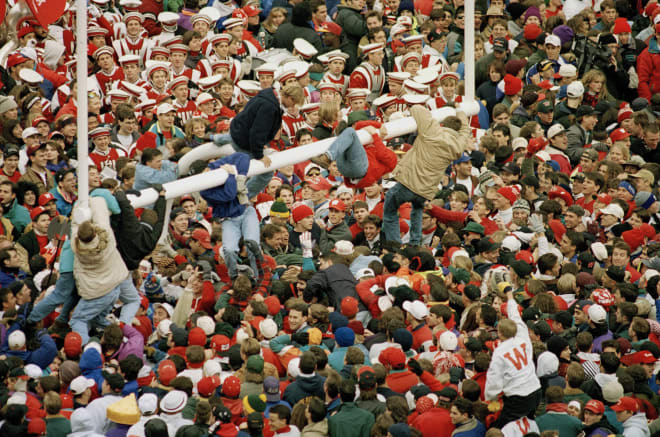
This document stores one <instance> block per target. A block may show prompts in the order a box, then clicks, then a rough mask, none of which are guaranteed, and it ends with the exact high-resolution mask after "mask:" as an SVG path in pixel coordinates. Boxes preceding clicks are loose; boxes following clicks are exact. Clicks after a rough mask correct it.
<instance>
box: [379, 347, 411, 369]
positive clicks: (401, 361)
mask: <svg viewBox="0 0 660 437" xmlns="http://www.w3.org/2000/svg"><path fill="white" fill-rule="evenodd" d="M378 361H380V362H381V363H382V364H383V365H389V366H390V367H392V368H394V369H401V368H403V366H404V365H405V364H406V354H404V353H403V351H402V350H401V349H399V348H398V347H388V348H387V349H385V350H383V351H382V352H381V353H380V355H379V356H378Z"/></svg>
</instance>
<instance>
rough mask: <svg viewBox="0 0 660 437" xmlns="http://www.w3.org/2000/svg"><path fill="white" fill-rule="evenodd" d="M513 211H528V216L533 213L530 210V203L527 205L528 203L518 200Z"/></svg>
mask: <svg viewBox="0 0 660 437" xmlns="http://www.w3.org/2000/svg"><path fill="white" fill-rule="evenodd" d="M513 209H514V210H516V209H517V210H523V211H527V214H529V213H530V212H531V211H530V208H529V203H527V201H526V200H523V199H518V200H516V201H515V202H513Z"/></svg>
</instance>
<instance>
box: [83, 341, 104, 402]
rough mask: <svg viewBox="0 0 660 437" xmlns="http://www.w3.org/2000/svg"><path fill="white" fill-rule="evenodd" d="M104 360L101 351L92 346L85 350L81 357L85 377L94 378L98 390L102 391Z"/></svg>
mask: <svg viewBox="0 0 660 437" xmlns="http://www.w3.org/2000/svg"><path fill="white" fill-rule="evenodd" d="M102 368H103V360H102V359H101V354H99V351H97V350H96V349H94V348H93V347H90V348H89V349H87V350H86V351H85V352H83V354H82V356H81V357H80V372H81V373H82V375H83V376H84V377H85V378H89V379H93V380H94V381H96V386H97V388H98V392H99V393H101V390H102V387H103V380H104V379H103V374H102Z"/></svg>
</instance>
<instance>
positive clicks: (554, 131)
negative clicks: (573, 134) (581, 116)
mask: <svg viewBox="0 0 660 437" xmlns="http://www.w3.org/2000/svg"><path fill="white" fill-rule="evenodd" d="M565 130H566V129H564V126H562V125H561V124H559V123H555V124H553V125H552V126H550V129H548V139H550V138H554V137H555V136H556V135H559V134H560V133H562V132H564V131H565Z"/></svg>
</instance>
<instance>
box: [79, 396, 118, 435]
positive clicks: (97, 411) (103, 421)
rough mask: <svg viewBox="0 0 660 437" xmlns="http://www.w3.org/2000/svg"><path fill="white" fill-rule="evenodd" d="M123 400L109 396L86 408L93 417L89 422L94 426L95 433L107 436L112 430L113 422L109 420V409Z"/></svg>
mask: <svg viewBox="0 0 660 437" xmlns="http://www.w3.org/2000/svg"><path fill="white" fill-rule="evenodd" d="M122 399H123V397H122V396H117V395H114V394H107V395H104V396H102V397H100V398H98V399H94V400H93V401H92V402H90V403H89V404H88V405H87V407H85V409H86V410H87V412H88V413H89V415H90V416H91V417H90V419H89V422H90V423H91V424H92V429H93V430H94V432H98V433H103V434H105V433H107V432H108V431H109V430H110V428H111V426H112V422H110V420H109V419H108V413H107V410H108V407H109V406H110V405H112V404H114V403H115V402H117V401H120V400H122Z"/></svg>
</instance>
